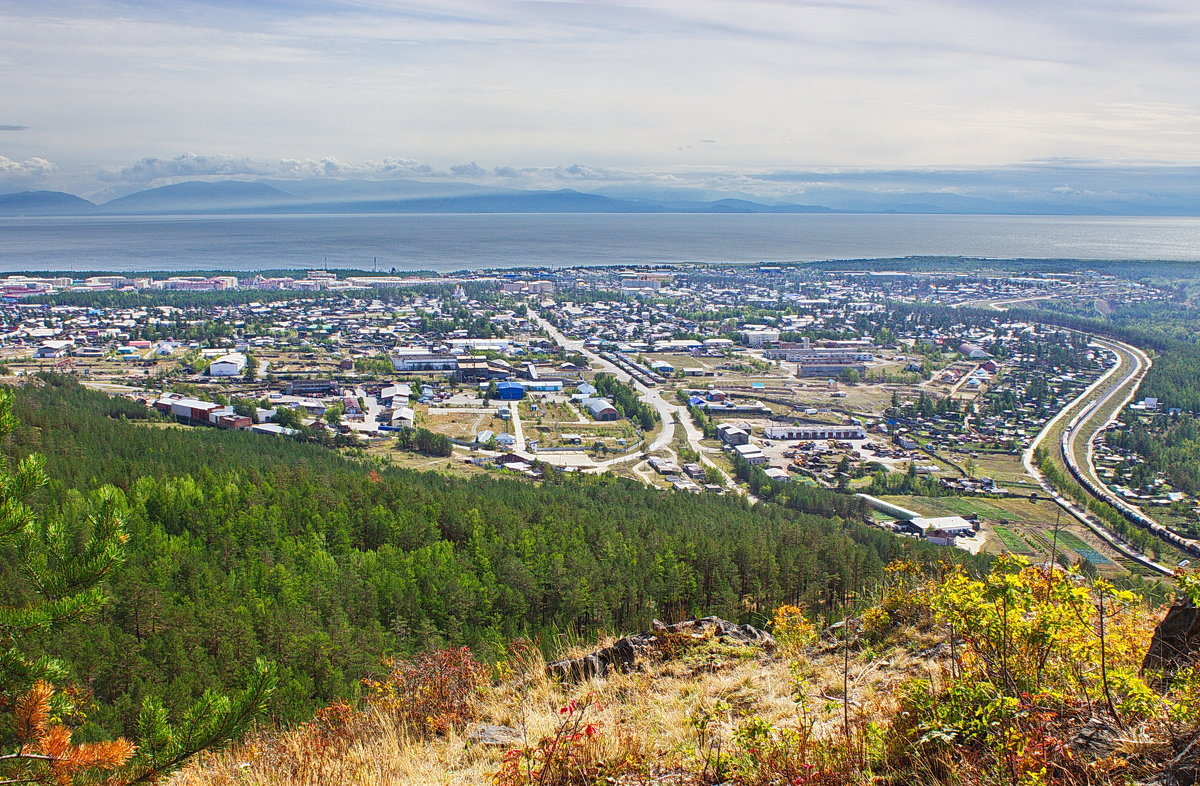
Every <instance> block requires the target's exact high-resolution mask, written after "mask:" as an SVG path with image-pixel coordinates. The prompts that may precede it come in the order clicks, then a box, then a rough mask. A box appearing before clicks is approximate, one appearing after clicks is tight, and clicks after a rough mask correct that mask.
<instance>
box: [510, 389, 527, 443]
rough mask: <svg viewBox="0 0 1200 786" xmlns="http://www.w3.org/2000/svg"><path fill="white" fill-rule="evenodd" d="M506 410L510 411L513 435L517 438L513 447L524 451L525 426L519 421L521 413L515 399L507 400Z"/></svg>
mask: <svg viewBox="0 0 1200 786" xmlns="http://www.w3.org/2000/svg"><path fill="white" fill-rule="evenodd" d="M508 411H509V412H510V413H512V427H513V437H514V438H515V439H516V440H517V441H516V443H515V444H514V446H513V447H515V448H516V449H517V450H519V451H521V452H522V453H524V452H525V427H524V425H523V424H522V423H521V413H520V411H519V408H518V407H517V402H516V401H510V402H508Z"/></svg>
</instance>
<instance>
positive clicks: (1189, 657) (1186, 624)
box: [1142, 600, 1200, 683]
mask: <svg viewBox="0 0 1200 786" xmlns="http://www.w3.org/2000/svg"><path fill="white" fill-rule="evenodd" d="M1198 654H1200V608H1197V607H1196V606H1195V605H1194V604H1193V603H1192V602H1191V601H1188V600H1181V601H1177V602H1176V603H1175V605H1173V606H1171V608H1170V609H1168V611H1167V616H1165V617H1163V621H1162V622H1160V623H1158V628H1156V629H1155V631H1154V638H1153V639H1151V640H1150V649H1149V650H1148V651H1147V652H1146V657H1145V659H1143V660H1142V672H1143V673H1145V675H1146V676H1147V677H1148V678H1150V681H1151V682H1152V683H1153V682H1162V681H1163V680H1166V679H1169V678H1170V677H1171V675H1173V674H1174V673H1175V672H1176V671H1178V670H1179V669H1180V668H1183V667H1184V666H1187V665H1190V664H1191V663H1193V662H1195V661H1196V660H1197V655H1198Z"/></svg>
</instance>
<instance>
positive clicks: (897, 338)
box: [0, 265, 1197, 572]
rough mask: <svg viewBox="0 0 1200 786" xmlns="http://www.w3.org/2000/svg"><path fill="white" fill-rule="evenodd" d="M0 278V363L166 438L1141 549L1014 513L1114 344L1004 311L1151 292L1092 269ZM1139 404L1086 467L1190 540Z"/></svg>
mask: <svg viewBox="0 0 1200 786" xmlns="http://www.w3.org/2000/svg"><path fill="white" fill-rule="evenodd" d="M0 292H2V293H3V298H4V305H3V307H2V309H0V317H2V319H3V326H2V328H0V363H3V367H4V371H5V373H6V374H8V375H9V376H11V377H15V378H21V377H26V378H28V377H31V376H34V375H36V374H39V373H42V372H53V373H61V374H70V375H74V376H75V377H77V378H78V379H79V380H80V381H82V382H83V383H84V384H86V385H88V386H90V387H93V388H95V389H98V390H102V391H105V392H107V393H110V394H112V395H118V396H123V397H128V398H131V399H134V400H136V401H138V402H141V403H142V404H143V405H144V406H145V407H146V408H147V409H149V410H153V411H154V412H156V413H158V416H159V417H160V418H161V419H163V420H171V421H175V422H177V423H179V424H182V425H184V426H188V427H212V428H219V429H237V430H246V431H255V432H260V433H262V434H265V435H270V437H274V438H278V437H293V438H299V439H307V440H312V441H317V442H321V443H322V444H326V445H328V446H330V447H331V448H333V449H346V450H355V451H360V452H362V453H363V454H365V455H369V456H375V457H381V458H385V459H386V460H387V461H389V462H393V463H398V464H401V465H404V466H410V467H413V468H418V469H437V470H439V471H444V472H453V473H478V472H503V473H506V474H509V475H513V476H517V477H524V478H530V479H538V478H542V477H544V476H545V473H547V472H562V473H585V474H590V473H600V472H606V473H612V474H615V475H619V476H623V477H626V478H629V479H631V480H635V481H637V482H640V483H644V484H647V485H651V486H654V487H657V488H661V489H663V490H664V491H665V490H676V491H680V492H691V493H706V494H737V495H741V496H744V497H745V498H746V499H747V500H748V501H754V500H757V499H760V498H765V497H777V496H781V495H784V494H786V490H785V489H786V488H787V487H788V484H799V485H801V486H803V485H809V486H817V487H821V488H825V489H832V490H836V491H840V492H844V493H846V494H855V495H858V496H859V498H860V499H863V500H866V501H867V503H868V509H869V510H870V511H871V515H870V517H869V520H870V521H871V522H873V523H875V524H876V525H878V526H881V527H886V528H889V529H892V530H893V531H895V532H898V533H901V534H909V535H913V536H916V537H920V538H924V539H926V540H928V541H930V542H933V543H936V544H939V545H947V546H957V547H959V548H965V549H967V550H970V551H973V552H977V551H980V550H984V551H988V552H999V551H1010V552H1014V553H1019V554H1023V555H1026V556H1029V557H1033V558H1039V559H1052V558H1054V557H1055V556H1057V555H1059V554H1062V553H1066V554H1068V555H1073V556H1074V558H1075V559H1077V560H1080V561H1083V562H1086V563H1087V564H1089V565H1091V566H1092V567H1094V568H1098V569H1103V570H1111V571H1119V570H1131V571H1133V572H1145V571H1146V570H1147V564H1149V565H1153V564H1156V563H1154V562H1153V559H1151V558H1150V557H1149V556H1146V555H1142V554H1141V552H1139V551H1136V550H1133V551H1132V552H1130V553H1126V552H1129V551H1130V548H1131V547H1130V545H1129V544H1128V543H1127V542H1126V541H1127V538H1110V539H1111V540H1112V541H1113V542H1107V541H1106V540H1105V538H1106V537H1108V535H1105V533H1104V532H1103V531H1093V530H1090V529H1088V528H1087V527H1086V526H1083V524H1084V523H1085V522H1083V521H1082V520H1081V521H1079V522H1075V524H1074V525H1073V526H1072V527H1071V528H1070V529H1069V530H1068V529H1063V530H1062V531H1061V532H1059V528H1060V526H1061V525H1062V521H1061V518H1062V511H1061V510H1060V509H1058V508H1056V507H1055V505H1054V504H1051V503H1049V502H1047V501H1042V502H1039V497H1041V498H1042V499H1043V500H1044V499H1045V498H1046V497H1047V491H1046V488H1047V487H1046V484H1045V481H1044V479H1043V478H1040V477H1035V476H1034V475H1033V474H1031V472H1030V471H1029V467H1028V466H1027V463H1028V462H1027V461H1026V460H1025V459H1026V458H1027V457H1028V455H1030V454H1031V453H1032V451H1033V449H1034V448H1035V447H1036V446H1035V444H1034V443H1035V441H1037V440H1038V438H1039V435H1042V434H1043V433H1044V432H1047V431H1048V429H1049V425H1048V424H1051V423H1052V420H1053V419H1054V418H1055V416H1056V415H1057V414H1058V413H1059V412H1061V411H1063V410H1064V407H1067V406H1068V405H1069V404H1070V403H1071V402H1074V401H1077V400H1081V398H1082V397H1084V396H1086V394H1087V392H1088V391H1089V390H1091V389H1092V388H1093V387H1094V386H1095V385H1097V384H1099V382H1100V381H1101V380H1102V378H1104V377H1105V375H1106V373H1107V372H1109V371H1110V370H1114V367H1115V366H1116V365H1117V364H1118V362H1119V358H1118V356H1117V354H1116V353H1114V352H1113V351H1112V350H1111V349H1110V348H1106V347H1105V346H1103V345H1101V344H1098V343H1096V342H1094V341H1092V340H1091V339H1090V338H1089V337H1088V336H1087V335H1085V334H1084V333H1081V332H1079V331H1076V330H1072V329H1069V328H1064V327H1061V326H1055V325H1048V324H1040V323H1038V322H1036V321H1031V320H1027V319H1021V318H1017V317H1015V316H1013V315H1012V314H1011V313H1010V308H1012V307H1019V306H1020V305H1021V304H1033V303H1043V302H1045V301H1048V300H1049V301H1074V302H1094V303H1105V304H1114V303H1138V302H1141V301H1143V300H1153V299H1154V298H1155V297H1157V296H1158V294H1157V293H1156V292H1155V291H1154V289H1153V287H1148V286H1146V285H1145V284H1140V283H1135V282H1131V281H1126V280H1122V279H1120V278H1118V277H1114V276H1109V275H1094V274H1089V273H1087V272H1082V273H1069V274H1064V273H1057V272H1051V271H1048V272H1044V273H1039V272H1036V271H1035V272H1031V273H1029V274H1026V275H1020V276H1014V275H1008V274H995V275H985V274H982V273H979V272H971V273H954V272H950V273H944V272H943V273H915V272H903V271H874V270H866V271H864V270H861V269H853V268H848V269H842V270H839V269H837V268H836V267H830V268H812V267H804V266H787V265H756V266H743V267H722V266H711V265H674V266H664V267H627V268H567V269H560V270H549V269H539V270H528V271H505V272H501V273H496V272H484V273H463V274H458V275H451V276H439V277H420V278H416V277H408V278H406V277H401V276H370V275H350V274H341V273H338V272H330V271H326V270H317V271H309V272H307V273H305V274H293V275H288V276H273V277H265V276H263V275H256V276H254V277H251V278H238V277H237V276H232V275H212V276H195V277H193V276H168V277H162V278H156V277H153V276H148V275H146V276H93V277H88V278H84V279H80V280H76V279H72V278H63V277H55V278H35V277H27V276H10V277H8V278H7V279H5V280H4V281H2V282H0ZM1157 414H1161V415H1163V416H1167V417H1170V416H1173V415H1178V410H1177V409H1172V408H1171V406H1170V402H1159V401H1157V400H1153V399H1146V400H1143V401H1138V402H1130V406H1129V407H1128V408H1127V410H1126V411H1125V413H1124V414H1123V415H1122V416H1121V418H1122V419H1114V422H1113V423H1111V424H1107V425H1106V426H1105V428H1104V429H1103V431H1102V432H1101V435H1100V436H1099V437H1098V438H1097V440H1096V445H1097V447H1096V457H1095V464H1096V466H1097V468H1098V471H1099V472H1100V473H1101V474H1102V476H1103V477H1104V479H1105V482H1106V483H1107V484H1109V486H1110V488H1111V489H1112V490H1113V492H1114V493H1116V494H1120V495H1121V497H1122V498H1123V499H1125V500H1128V501H1131V502H1134V503H1137V504H1142V505H1146V506H1149V507H1154V508H1159V509H1162V510H1163V511H1164V512H1166V511H1168V510H1169V512H1170V514H1171V522H1172V524H1173V525H1174V526H1176V527H1179V528H1182V529H1183V530H1184V531H1186V532H1194V531H1195V522H1196V520H1197V517H1196V500H1195V498H1194V497H1192V496H1191V495H1189V494H1187V493H1186V492H1184V491H1182V490H1179V489H1176V488H1174V487H1173V486H1172V485H1171V484H1170V482H1169V481H1168V480H1167V479H1166V478H1165V477H1164V476H1163V474H1162V473H1153V472H1147V470H1146V469H1145V467H1144V465H1143V464H1142V463H1141V462H1140V460H1139V459H1138V457H1137V456H1136V455H1134V454H1133V453H1132V452H1131V451H1130V450H1129V449H1128V448H1127V447H1123V442H1122V441H1121V437H1120V434H1121V433H1122V430H1123V429H1124V428H1126V427H1127V426H1128V424H1130V423H1136V422H1137V419H1138V417H1139V416H1146V415H1157ZM1072 539H1073V540H1072ZM1071 544H1074V545H1071ZM1155 549H1156V554H1157V546H1155ZM1131 554H1132V557H1131ZM1106 555H1107V556H1106ZM1177 556H1182V555H1177ZM1140 560H1144V562H1145V564H1143V562H1142V561H1140Z"/></svg>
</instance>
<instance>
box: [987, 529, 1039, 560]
mask: <svg viewBox="0 0 1200 786" xmlns="http://www.w3.org/2000/svg"><path fill="white" fill-rule="evenodd" d="M992 531H993V532H995V533H996V536H997V537H999V538H1000V540H1001V542H1002V543H1004V548H1006V549H1008V550H1009V551H1011V552H1012V553H1014V554H1032V553H1033V549H1031V548H1030V547H1029V544H1027V543H1026V542H1025V541H1024V540H1022V539H1021V536H1020V535H1018V534H1017V533H1015V532H1013V531H1012V530H1011V529H1009V528H1008V527H993V528H992Z"/></svg>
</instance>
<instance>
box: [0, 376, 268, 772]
mask: <svg viewBox="0 0 1200 786" xmlns="http://www.w3.org/2000/svg"><path fill="white" fill-rule="evenodd" d="M12 406H13V397H12V393H11V392H9V391H0V441H4V440H6V439H7V437H8V436H9V434H11V433H12V431H13V429H14V428H15V426H16V420H15V418H14V417H13V414H12ZM47 482H48V477H47V475H46V472H45V460H44V459H43V458H42V457H41V456H39V455H37V454H32V455H29V456H27V457H25V458H24V459H22V460H21V461H19V462H17V464H16V466H15V467H13V466H9V465H8V464H7V462H5V463H2V464H0V549H3V550H4V551H5V552H7V553H9V554H12V555H14V556H15V557H16V558H17V559H18V561H19V563H20V564H19V568H20V571H21V573H22V574H23V579H24V582H23V587H22V589H24V590H25V595H26V596H27V597H28V598H30V599H29V600H27V601H24V602H22V603H20V604H16V605H4V604H0V783H56V784H69V783H75V782H78V781H80V780H82V779H87V780H94V779H96V778H98V777H105V778H106V782H108V783H112V784H129V783H145V782H150V781H153V780H157V779H158V778H159V777H161V776H162V775H163V774H165V773H167V772H169V771H170V770H172V769H174V768H175V767H178V766H179V765H180V764H182V763H183V762H184V761H185V760H186V759H187V758H188V757H190V756H192V755H194V754H195V753H197V752H199V751H201V750H204V749H205V748H210V747H213V746H216V745H220V744H222V743H224V742H226V741H228V740H230V739H232V738H233V737H234V736H236V735H238V734H240V733H241V732H242V731H243V730H245V729H246V728H247V727H248V725H249V724H250V723H251V722H252V721H253V719H254V718H255V717H256V716H257V715H258V714H260V713H261V712H262V710H263V709H264V708H265V705H266V701H267V699H268V698H269V697H270V695H271V693H272V691H273V690H274V687H275V681H276V677H275V670H274V667H273V666H271V665H269V664H267V663H265V662H262V661H260V662H258V663H257V664H256V668H255V670H254V673H253V675H252V676H251V677H250V680H249V685H248V687H247V688H246V689H245V690H244V691H242V692H241V693H240V694H238V695H237V696H235V697H234V698H232V699H230V698H226V697H223V696H218V695H216V694H213V693H206V694H205V695H204V696H203V697H202V698H201V699H200V700H199V701H197V702H196V703H195V704H194V705H193V706H192V707H191V708H189V709H188V711H187V712H185V713H184V714H183V717H182V719H181V721H180V723H178V724H177V725H176V726H174V727H173V726H171V725H170V724H169V723H168V720H167V714H166V712H165V711H164V710H163V708H162V705H161V704H160V703H159V702H158V701H157V700H155V699H147V700H146V702H145V703H144V705H143V707H142V710H141V713H140V715H139V718H138V724H137V727H138V729H137V730H138V735H139V737H140V743H139V744H138V745H135V744H134V743H132V742H130V741H128V740H126V739H124V738H120V739H116V740H111V741H108V742H95V743H79V744H76V743H74V742H72V740H71V737H72V725H74V724H76V723H78V722H79V721H80V720H82V719H83V717H84V706H83V705H84V700H83V698H82V695H83V694H82V692H79V691H71V690H66V691H63V690H58V689H56V688H55V683H60V684H61V683H63V682H64V681H66V680H67V678H68V674H67V671H68V670H67V668H66V666H65V665H64V664H62V663H60V662H58V661H56V660H54V659H52V658H45V657H40V658H32V657H29V656H27V655H26V654H25V653H24V652H23V651H22V649H21V644H22V642H23V641H27V640H28V639H29V638H30V637H31V636H34V635H36V634H37V633H39V632H42V631H45V630H46V629H48V628H52V627H54V626H57V625H61V624H63V623H66V622H71V621H76V620H80V619H84V618H86V617H87V616H89V615H91V614H93V613H95V612H96V611H97V610H99V609H100V608H101V607H102V606H103V605H104V603H105V601H106V600H107V598H106V594H105V589H104V587H103V586H102V582H103V581H104V580H105V578H106V577H107V576H108V575H109V574H111V573H112V572H113V571H114V570H115V569H116V568H117V567H118V566H119V565H120V563H121V561H122V557H123V550H124V549H123V547H124V544H125V542H126V540H127V537H128V536H127V535H126V533H125V527H124V518H123V514H124V511H125V509H126V501H125V497H124V495H123V494H122V493H121V491H120V490H119V489H117V488H115V487H112V486H105V487H102V488H100V489H98V490H96V491H94V492H93V493H92V494H91V496H90V499H89V503H90V505H89V510H88V513H87V515H86V520H84V521H82V522H79V521H73V520H70V519H68V518H67V517H65V516H49V517H43V516H39V515H37V514H36V513H35V511H34V510H33V508H32V507H31V506H30V500H31V498H32V497H33V495H34V494H35V493H36V492H37V491H38V490H39V489H40V488H42V487H43V486H45V485H46V484H47Z"/></svg>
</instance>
